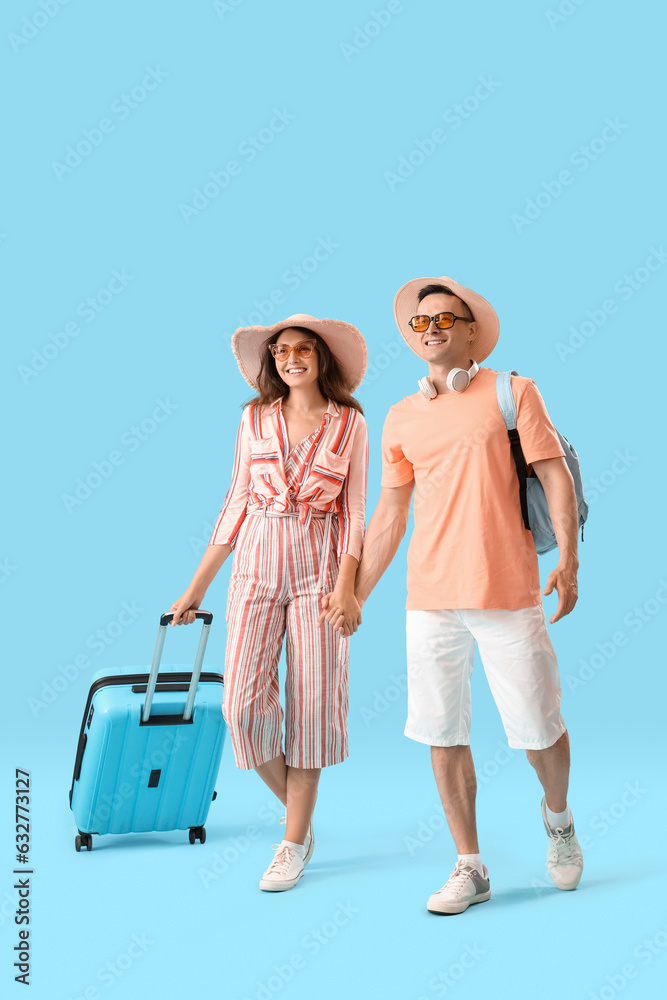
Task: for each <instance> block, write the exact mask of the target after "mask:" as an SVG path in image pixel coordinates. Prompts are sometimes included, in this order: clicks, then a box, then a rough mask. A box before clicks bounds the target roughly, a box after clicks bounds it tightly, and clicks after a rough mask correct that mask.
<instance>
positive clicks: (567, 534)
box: [531, 457, 579, 625]
mask: <svg viewBox="0 0 667 1000" xmlns="http://www.w3.org/2000/svg"><path fill="white" fill-rule="evenodd" d="M531 464H532V467H533V469H534V471H535V475H536V476H537V478H538V479H539V480H540V482H541V483H542V486H543V487H544V495H545V496H546V498H547V504H548V506H549V514H550V515H551V521H552V523H553V526H554V533H555V535H556V541H557V542H558V565H557V566H556V568H555V569H553V570H552V571H551V573H550V574H549V579H548V580H547V585H546V587H545V588H544V590H543V591H542V593H543V594H550V593H551V592H552V591H553V589H554V587H555V588H556V590H557V592H558V608H557V609H556V613H555V614H554V615H552V616H551V618H550V619H549V622H550V623H551V624H552V625H553V623H554V622H557V621H558V620H559V619H560V618H563V617H564V616H565V615H569V613H570V611H572V609H573V607H574V606H575V604H576V603H577V597H578V591H577V570H578V569H579V556H578V554H577V534H578V531H579V513H578V509H577V495H576V493H575V491H574V481H573V479H572V474H571V473H570V470H569V469H568V467H567V462H566V461H565V459H564V458H562V457H561V458H544V459H541V460H540V461H537V462H532V463H531Z"/></svg>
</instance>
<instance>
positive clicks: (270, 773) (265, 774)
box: [255, 753, 287, 806]
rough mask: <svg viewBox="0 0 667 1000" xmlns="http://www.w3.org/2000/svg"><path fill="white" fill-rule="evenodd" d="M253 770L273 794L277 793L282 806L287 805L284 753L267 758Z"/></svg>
mask: <svg viewBox="0 0 667 1000" xmlns="http://www.w3.org/2000/svg"><path fill="white" fill-rule="evenodd" d="M255 770H256V771H257V774H258V775H259V776H260V778H261V779H262V781H263V782H264V783H265V784H266V785H268V786H269V788H270V789H271V791H272V792H273V794H274V795H277V796H278V798H279V799H280V801H281V802H282V804H283V805H284V806H286V805H287V765H286V764H285V754H284V753H281V754H280V756H279V757H274V758H273V760H267V761H266V762H265V763H264V764H260V765H259V767H256V768H255Z"/></svg>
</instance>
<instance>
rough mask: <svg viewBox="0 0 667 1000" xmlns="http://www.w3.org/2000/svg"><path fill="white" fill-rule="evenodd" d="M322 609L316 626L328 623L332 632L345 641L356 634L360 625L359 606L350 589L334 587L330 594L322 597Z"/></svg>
mask: <svg viewBox="0 0 667 1000" xmlns="http://www.w3.org/2000/svg"><path fill="white" fill-rule="evenodd" d="M321 600H322V608H323V610H322V611H321V613H320V616H319V618H318V619H317V624H318V625H322V623H323V622H324V621H327V622H329V624H330V625H331V627H332V628H333V629H334V631H337V632H340V634H341V637H342V638H343V639H345V638H346V637H347V636H348V635H352V633H353V632H356V631H357V629H358V628H359V626H360V625H361V605H360V604H359V602H358V600H357V598H356V597H355V595H354V591H353V590H351V589H349V588H348V589H344V588H339V587H338V586H336V587H334V589H333V590H332V591H331V593H330V594H324V595H323V596H322V599H321Z"/></svg>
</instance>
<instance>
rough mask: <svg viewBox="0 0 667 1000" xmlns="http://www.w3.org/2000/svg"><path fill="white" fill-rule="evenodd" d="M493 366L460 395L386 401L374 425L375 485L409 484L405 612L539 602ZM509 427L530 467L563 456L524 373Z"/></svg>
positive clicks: (516, 384) (515, 386) (515, 384)
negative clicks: (378, 458)
mask: <svg viewBox="0 0 667 1000" xmlns="http://www.w3.org/2000/svg"><path fill="white" fill-rule="evenodd" d="M497 374H498V373H497V372H496V371H495V370H494V369H493V368H482V367H480V369H479V371H478V373H477V375H475V377H474V378H473V379H472V381H471V383H470V385H469V386H468V388H467V389H465V390H464V391H463V392H446V393H442V394H440V395H438V396H437V397H436V398H435V399H431V400H429V399H426V397H425V396H424V395H423V394H422V393H421V391H420V392H416V393H414V394H413V395H411V396H405V397H404V398H403V399H402V400H400V402H398V403H394V405H393V406H392V407H390V409H389V412H388V414H387V417H386V420H385V423H384V428H383V431H382V480H381V485H382V486H392V487H393V486H402V485H404V484H405V483H409V482H410V480H411V479H413V478H414V480H415V490H414V495H413V515H414V531H413V533H412V538H411V539H410V545H409V548H408V576H407V585H408V596H407V602H406V605H405V606H406V608H407V609H422V610H434V609H439V608H448V609H457V608H509V609H515V608H525V607H531V606H533V605H535V604H540V603H541V601H542V594H541V590H540V579H539V570H538V563H537V552H536V550H535V543H534V541H533V536H532V534H531V532H530V531H529V530H528V529H527V528H525V527H524V523H523V518H522V516H521V504H520V500H519V480H518V477H517V473H516V466H515V464H514V459H513V457H512V452H511V448H510V443H509V438H508V436H507V429H506V427H505V421H504V420H503V416H502V413H501V412H500V407H499V406H498V398H497V396H496V375H497ZM512 392H513V394H514V399H515V401H516V407H517V429H518V431H519V435H520V437H521V446H522V448H523V453H524V457H525V459H526V463H527V465H528V470H527V471H528V473H530V472H531V468H530V466H531V463H532V462H536V461H539V460H541V459H544V458H557V457H559V456H563V455H564V451H563V449H562V447H561V444H560V441H559V439H558V435H557V434H556V431H555V429H554V426H553V424H552V422H551V419H550V418H549V414H548V413H547V409H546V406H545V404H544V400H543V399H542V396H541V395H540V391H539V389H538V388H537V386H536V384H535V382H534V381H533V379H532V378H526V377H523V376H520V375H513V376H512Z"/></svg>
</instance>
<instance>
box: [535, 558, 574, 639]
mask: <svg viewBox="0 0 667 1000" xmlns="http://www.w3.org/2000/svg"><path fill="white" fill-rule="evenodd" d="M554 587H555V588H556V591H557V593H558V607H557V608H556V613H555V614H554V615H552V616H551V618H550V619H549V623H550V624H551V625H553V624H554V622H557V621H558V620H559V619H560V618H564V617H565V615H569V613H570V611H572V608H573V607H574V606H575V604H576V603H577V598H578V596H579V592H578V590H577V570H576V567H574V566H561V565H560V563H559V564H558V566H556V568H555V569H552V570H551V573H550V574H549V579H548V580H547V585H546V587H545V588H544V590H543V591H542V593H543V594H545V595H548V594H551V593H552V591H553V589H554Z"/></svg>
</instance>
